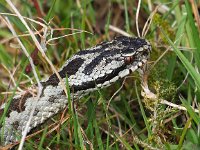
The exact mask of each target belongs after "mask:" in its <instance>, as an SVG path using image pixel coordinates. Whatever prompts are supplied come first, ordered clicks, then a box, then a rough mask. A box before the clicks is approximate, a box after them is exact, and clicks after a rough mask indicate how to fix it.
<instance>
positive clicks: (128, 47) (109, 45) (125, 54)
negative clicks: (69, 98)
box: [68, 36, 151, 93]
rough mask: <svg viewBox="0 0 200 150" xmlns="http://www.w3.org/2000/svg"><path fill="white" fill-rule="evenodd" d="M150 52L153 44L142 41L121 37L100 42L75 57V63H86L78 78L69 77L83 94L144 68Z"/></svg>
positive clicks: (76, 89)
mask: <svg viewBox="0 0 200 150" xmlns="http://www.w3.org/2000/svg"><path fill="white" fill-rule="evenodd" d="M150 51H151V45H150V43H149V42H148V41H147V40H145V39H142V38H132V37H125V36H120V37H117V38H115V39H114V40H112V41H110V42H103V43H100V44H98V45H96V46H95V47H92V48H89V49H86V50H84V51H80V52H79V53H78V54H77V55H76V56H75V59H74V58H72V60H73V61H74V60H78V59H81V60H82V61H83V63H80V67H79V68H78V69H77V71H76V73H75V75H72V76H70V77H69V81H70V82H69V83H70V85H71V86H73V91H74V92H80V93H82V92H85V91H87V92H88V91H93V90H95V89H96V87H98V88H103V87H106V86H109V85H110V84H112V83H114V82H115V81H116V80H118V79H120V78H123V77H125V76H127V75H128V74H130V73H131V72H134V71H135V70H137V69H138V68H140V67H142V66H143V65H144V64H145V63H146V62H147V60H148V58H149V55H150ZM78 62H80V60H78ZM69 64H70V63H68V65H69ZM73 64H75V63H73ZM68 68H69V67H68Z"/></svg>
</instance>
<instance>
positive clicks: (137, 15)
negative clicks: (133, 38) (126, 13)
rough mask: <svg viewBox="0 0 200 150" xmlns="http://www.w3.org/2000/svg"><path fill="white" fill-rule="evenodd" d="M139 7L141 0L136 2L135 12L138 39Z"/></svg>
mask: <svg viewBox="0 0 200 150" xmlns="http://www.w3.org/2000/svg"><path fill="white" fill-rule="evenodd" d="M140 5H141V0H139V1H138V6H137V11H136V29H137V34H138V37H140V31H139V22H138V18H139V12H140Z"/></svg>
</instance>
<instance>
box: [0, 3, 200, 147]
mask: <svg viewBox="0 0 200 150" xmlns="http://www.w3.org/2000/svg"><path fill="white" fill-rule="evenodd" d="M35 2H38V4H39V6H40V7H39V8H37V7H35V6H33V3H32V2H30V3H27V1H20V3H17V4H16V7H17V8H18V10H20V13H21V14H22V15H23V16H26V17H28V18H31V19H34V20H37V17H38V16H39V12H43V13H42V14H43V16H42V19H43V20H45V21H46V22H47V23H48V22H50V24H49V27H51V28H52V29H58V28H71V29H81V30H86V31H88V32H90V33H92V34H89V33H86V32H82V33H81V34H74V35H72V36H69V37H64V38H60V39H58V40H55V41H53V44H51V45H47V49H48V50H47V52H46V54H47V56H48V57H49V59H50V60H51V61H52V62H53V64H54V65H55V67H56V68H59V67H61V66H62V64H63V63H64V62H65V61H66V60H67V59H68V58H70V57H71V56H72V55H73V54H74V53H76V52H77V51H79V49H84V48H87V47H91V46H94V45H95V44H97V43H99V42H101V41H104V40H110V39H112V38H113V37H114V36H118V35H120V34H119V33H116V32H114V31H112V30H111V29H109V25H114V26H116V27H118V28H120V29H121V30H123V31H125V32H128V33H130V34H131V35H133V36H135V35H137V31H136V25H135V22H136V21H135V14H136V10H137V3H136V1H132V0H108V1H105V2H100V1H91V0H80V6H79V4H78V3H77V2H78V1H74V0H68V1H67V2H65V1H56V0H51V1H40V0H35ZM152 2H153V1H152ZM159 2H160V3H161V4H163V5H165V6H166V7H168V10H167V11H166V12H165V13H164V14H162V12H157V13H156V14H155V15H154V17H153V21H152V23H151V25H150V29H149V31H148V33H147V35H146V36H145V38H146V39H148V40H149V41H150V42H151V44H152V47H153V50H152V54H151V58H150V60H149V68H151V70H150V71H149V77H148V84H149V88H150V90H151V91H152V92H153V93H154V94H155V95H156V96H157V98H156V99H150V98H147V97H142V96H141V90H142V88H141V79H140V76H139V74H138V73H137V72H134V73H133V74H131V77H130V78H128V79H126V82H125V84H124V86H123V88H122V89H121V90H120V92H118V94H117V95H115V96H114V97H113V99H112V100H111V102H110V103H109V100H110V98H111V97H112V95H113V94H114V93H115V92H116V91H117V90H118V89H119V88H120V87H121V84H122V80H121V81H118V82H117V83H115V84H114V85H112V86H111V87H108V88H106V89H102V90H98V91H96V92H93V93H91V94H89V95H87V96H85V97H83V98H81V99H80V100H78V101H77V100H76V101H75V102H74V100H73V98H70V99H69V104H70V105H69V106H68V109H67V111H66V112H64V113H62V112H61V113H60V114H58V115H56V116H55V117H54V118H52V119H50V120H49V121H47V122H46V123H45V124H44V125H42V127H41V129H45V130H44V131H43V132H41V133H39V134H36V135H35V136H34V137H32V138H30V139H28V140H27V141H26V142H25V145H24V149H47V148H49V149H102V150H103V149H107V150H110V149H137V150H139V149H142V148H144V149H169V150H175V149H191V147H192V148H193V149H200V135H199V122H200V117H199V114H198V113H196V112H195V111H194V109H192V107H193V108H196V109H197V110H198V109H199V104H198V103H199V100H200V75H199V69H200V37H199V35H200V32H199V29H198V24H197V23H196V21H195V18H194V16H195V15H194V13H195V12H194V11H193V9H192V7H191V4H190V2H189V1H188V0H185V1H182V2H180V1H179V0H176V1H173V2H172V1H168V0H160V1H159ZM150 5H152V6H154V7H153V8H155V6H158V5H157V3H149V4H148V3H147V2H146V1H142V3H141V10H140V14H139V29H140V31H142V29H143V27H144V23H145V21H146V20H147V18H148V16H150V14H151V13H152V11H151V10H150V7H149V6H150ZM194 6H195V7H197V4H194ZM0 12H3V13H10V12H11V9H10V7H9V6H8V4H7V3H6V2H0ZM2 16H3V17H5V15H2ZM8 19H9V20H10V21H11V23H12V25H13V26H14V27H15V30H16V32H17V33H18V35H22V34H25V33H27V32H26V29H25V27H24V26H23V24H22V23H21V22H20V20H19V19H18V18H17V17H15V16H10V15H9V16H8ZM28 22H29V25H30V27H32V29H33V30H34V29H37V30H40V29H41V27H39V25H37V24H35V23H31V22H30V21H28ZM33 26H34V27H33ZM75 32H76V31H74V30H72V31H71V30H65V29H62V30H58V31H54V32H53V33H54V34H53V37H55V36H62V35H67V34H71V33H75ZM41 34H42V33H41ZM11 37H12V34H11V33H10V31H9V29H8V27H7V25H6V24H3V23H2V25H1V26H0V77H1V80H0V93H1V94H0V103H1V102H3V101H10V100H12V97H13V94H12V92H13V93H15V92H18V89H17V88H16V86H14V85H13V82H12V81H11V78H10V75H9V73H8V72H7V71H6V69H7V70H10V72H11V73H13V72H14V75H13V77H14V79H15V82H16V83H17V86H19V87H20V88H21V89H23V90H26V89H28V87H29V86H30V85H31V82H30V79H31V80H33V82H34V83H36V81H35V79H34V76H33V74H32V73H31V72H30V73H29V74H28V76H29V78H28V77H27V75H26V73H25V72H24V70H25V67H26V65H27V62H26V60H27V58H26V57H25V55H24V54H22V52H21V51H20V50H19V48H18V45H17V44H18V43H17V42H16V40H15V39H10V38H11ZM20 39H21V40H22V42H23V44H24V45H25V46H26V49H27V50H28V52H29V53H31V52H33V51H34V49H35V45H34V42H33V41H32V40H31V38H30V37H29V36H26V37H20ZM38 39H40V38H39V36H38ZM47 39H50V36H48V37H47ZM168 48H170V49H169V50H168V51H167V52H166V54H165V55H164V56H163V57H162V58H161V59H159V58H160V56H161V55H162V54H163V53H164V52H165V51H166V50H167V49H168ZM158 59H159V61H158V62H157V63H156V64H155V65H153V64H154V62H156V61H157V60H158ZM151 66H153V67H151ZM5 68H6V69H5ZM37 73H38V74H39V77H40V78H41V79H43V78H45V77H47V76H48V75H50V74H51V73H52V69H51V67H50V66H49V65H48V64H47V63H46V61H45V60H44V58H43V57H42V56H41V55H40V54H39V55H38V56H37ZM66 87H67V88H68V84H67V85H66ZM68 89H69V88H68ZM8 92H11V94H5V93H8ZM68 95H69V93H68ZM161 99H165V100H167V101H169V102H171V103H173V104H177V105H179V106H184V107H185V108H186V109H187V111H183V110H178V109H174V108H172V107H169V106H167V105H164V104H161V103H160V100H161ZM74 103H75V104H74ZM108 104H109V107H108ZM191 106H192V107H191ZM7 107H9V103H8V105H7ZM74 107H75V108H74ZM107 108H108V109H107ZM4 119H5V114H4V115H2V116H0V123H1V124H2V123H4ZM59 121H60V122H59ZM61 122H62V124H61ZM51 125H54V127H55V126H57V128H56V129H55V130H53V131H51V129H52V128H53V127H52V126H51ZM35 132H36V130H34V131H33V133H35ZM1 138H2V136H1ZM17 147H18V146H16V147H15V149H17Z"/></svg>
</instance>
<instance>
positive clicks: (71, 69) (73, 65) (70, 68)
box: [41, 57, 85, 86]
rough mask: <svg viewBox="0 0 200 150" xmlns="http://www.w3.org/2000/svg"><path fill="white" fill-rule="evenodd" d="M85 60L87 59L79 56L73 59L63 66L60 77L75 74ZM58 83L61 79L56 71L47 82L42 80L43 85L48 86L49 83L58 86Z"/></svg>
mask: <svg viewBox="0 0 200 150" xmlns="http://www.w3.org/2000/svg"><path fill="white" fill-rule="evenodd" d="M84 61H85V60H84V59H82V58H79V57H78V58H75V59H73V60H72V61H71V62H69V63H68V64H67V65H66V66H65V67H63V68H62V70H61V71H59V72H58V73H59V75H60V77H61V78H65V77H66V75H67V76H68V78H69V77H70V76H71V75H73V74H75V73H76V72H77V71H78V69H79V68H80V66H81V65H82V64H83V62H84ZM58 83H59V79H58V77H57V76H56V74H55V73H54V74H53V75H51V76H50V77H49V79H48V80H47V81H46V82H41V84H42V85H43V86H48V85H52V86H57V85H58Z"/></svg>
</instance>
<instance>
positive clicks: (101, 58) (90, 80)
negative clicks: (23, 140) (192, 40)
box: [0, 36, 151, 145]
mask: <svg viewBox="0 0 200 150" xmlns="http://www.w3.org/2000/svg"><path fill="white" fill-rule="evenodd" d="M150 51H151V45H150V43H149V42H148V41H147V40H145V39H142V38H139V37H135V38H133V37H125V36H120V37H116V38H114V39H113V40H112V41H110V42H102V43H100V44H97V45H96V46H94V47H91V48H88V49H86V50H81V51H79V52H78V53H76V54H75V55H73V56H72V57H71V58H70V59H68V60H67V61H66V63H65V64H64V65H63V67H62V68H61V69H60V70H59V72H58V73H59V75H60V77H61V78H62V82H64V83H65V82H66V75H67V76H68V83H69V87H70V91H71V95H72V96H73V98H80V97H82V96H83V95H85V94H87V93H89V92H92V91H94V90H97V89H98V88H104V87H107V86H109V85H110V84H112V83H114V82H116V81H117V80H118V79H120V78H123V77H125V76H127V75H129V74H130V73H131V72H134V71H135V70H137V69H138V68H141V67H142V66H143V65H144V64H145V63H146V62H147V60H148V58H149V55H150ZM41 84H42V87H43V89H42V94H41V96H40V98H39V100H38V102H37V104H36V109H35V112H34V115H33V118H32V120H31V124H30V127H29V132H30V131H31V129H33V128H36V127H37V126H39V125H40V124H42V123H44V122H45V121H46V120H47V119H49V118H50V117H52V116H53V115H55V114H57V113H58V112H60V111H62V110H63V109H64V108H65V107H66V106H67V104H68V103H67V102H68V100H67V97H66V95H65V93H64V90H63V88H62V86H61V82H60V80H59V79H58V77H57V76H56V74H55V73H54V74H52V75H51V76H50V77H49V78H48V79H47V80H46V81H41ZM35 103H36V97H34V96H33V95H32V94H30V93H26V94H24V95H15V96H14V97H13V99H12V101H11V103H10V106H9V109H8V111H7V113H6V117H5V120H4V123H3V124H2V125H0V133H1V135H3V138H2V139H3V140H2V141H1V144H2V145H7V144H10V143H14V142H16V141H19V140H20V137H21V135H22V132H23V131H24V129H25V126H26V123H27V121H28V119H29V115H30V112H31V110H32V107H33V105H34V104H35ZM4 108H5V104H4V105H2V106H1V107H0V116H2V114H3V112H4Z"/></svg>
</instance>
